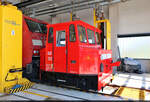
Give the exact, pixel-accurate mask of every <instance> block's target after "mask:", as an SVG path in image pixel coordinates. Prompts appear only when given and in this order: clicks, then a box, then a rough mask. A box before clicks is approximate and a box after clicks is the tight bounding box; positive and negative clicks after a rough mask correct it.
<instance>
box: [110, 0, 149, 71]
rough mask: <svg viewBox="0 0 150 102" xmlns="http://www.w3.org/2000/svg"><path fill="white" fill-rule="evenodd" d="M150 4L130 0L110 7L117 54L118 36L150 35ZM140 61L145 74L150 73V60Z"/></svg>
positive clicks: (140, 0) (147, 0)
mask: <svg viewBox="0 0 150 102" xmlns="http://www.w3.org/2000/svg"><path fill="white" fill-rule="evenodd" d="M149 4H150V0H130V1H128V2H125V3H119V4H113V5H111V6H110V8H109V17H110V20H111V25H112V40H113V41H112V42H113V43H112V44H113V45H114V46H113V51H116V52H117V49H116V46H117V45H115V43H116V44H117V38H116V36H117V34H136V33H137V34H138V33H148V32H149V33H150V13H149V10H150V6H149ZM141 53H142V52H141ZM116 56H117V55H116ZM116 56H115V57H116ZM138 61H139V62H140V63H141V64H142V69H143V71H144V72H150V60H138Z"/></svg>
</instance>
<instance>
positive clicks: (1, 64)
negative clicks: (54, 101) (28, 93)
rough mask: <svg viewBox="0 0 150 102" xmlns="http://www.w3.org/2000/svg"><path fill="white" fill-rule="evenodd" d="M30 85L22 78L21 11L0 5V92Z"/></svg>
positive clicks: (17, 89) (11, 91) (12, 91)
mask: <svg viewBox="0 0 150 102" xmlns="http://www.w3.org/2000/svg"><path fill="white" fill-rule="evenodd" d="M30 86H32V83H31V82H29V81H28V80H27V79H25V78H22V12H21V11H19V10H17V7H15V6H12V5H10V4H8V5H0V93H14V92H17V91H21V90H24V89H26V88H29V87H30Z"/></svg>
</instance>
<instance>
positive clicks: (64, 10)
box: [36, 0, 121, 16]
mask: <svg viewBox="0 0 150 102" xmlns="http://www.w3.org/2000/svg"><path fill="white" fill-rule="evenodd" d="M119 2H121V0H113V1H112V2H108V1H107V2H102V1H101V2H98V3H99V4H100V5H101V6H104V5H108V4H114V3H119ZM95 3H97V2H95ZM95 3H92V4H88V5H82V6H81V5H80V6H76V7H75V8H76V9H75V10H76V11H79V10H80V9H77V8H80V7H85V6H88V7H85V8H84V9H89V8H93V6H94V4H95ZM70 10H71V8H66V9H62V10H58V11H53V12H44V13H36V16H42V15H50V16H51V15H57V14H59V13H60V14H62V12H63V13H67V12H70ZM82 10H83V9H82Z"/></svg>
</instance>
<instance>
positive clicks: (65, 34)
mask: <svg viewBox="0 0 150 102" xmlns="http://www.w3.org/2000/svg"><path fill="white" fill-rule="evenodd" d="M58 32H65V45H61V44H59V45H58V44H57V37H58V36H57V34H58ZM66 33H67V32H66V30H58V31H56V47H65V46H66Z"/></svg>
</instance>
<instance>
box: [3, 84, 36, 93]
mask: <svg viewBox="0 0 150 102" xmlns="http://www.w3.org/2000/svg"><path fill="white" fill-rule="evenodd" d="M32 85H34V83H28V84H26V85H24V86H23V87H20V88H16V89H8V90H9V91H8V92H7V91H6V92H7V93H8V94H12V93H16V92H19V91H23V90H25V89H28V88H30V87H32Z"/></svg>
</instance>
